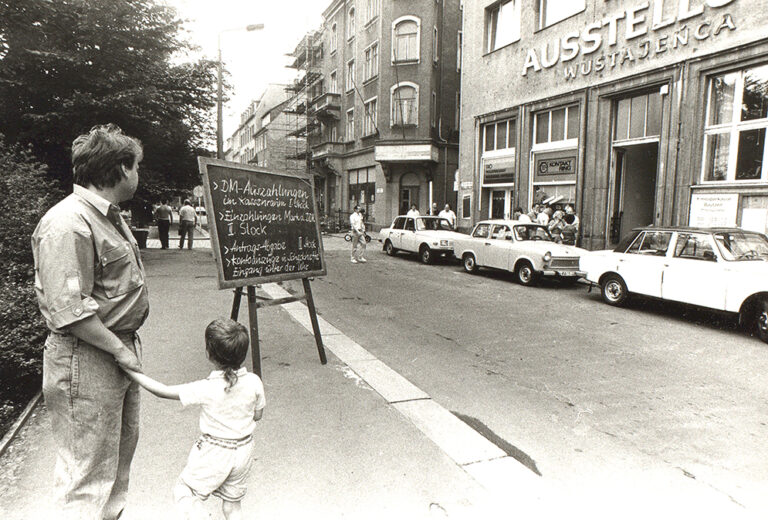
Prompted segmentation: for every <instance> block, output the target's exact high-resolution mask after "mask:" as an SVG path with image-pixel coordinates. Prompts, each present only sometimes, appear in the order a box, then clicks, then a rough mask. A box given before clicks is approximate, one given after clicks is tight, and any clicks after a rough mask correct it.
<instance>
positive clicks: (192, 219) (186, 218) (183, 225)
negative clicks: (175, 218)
mask: <svg viewBox="0 0 768 520" xmlns="http://www.w3.org/2000/svg"><path fill="white" fill-rule="evenodd" d="M196 225H197V213H195V208H193V207H192V203H191V202H190V201H189V199H185V200H184V205H183V206H182V207H181V209H180V210H179V249H184V235H186V236H187V248H188V249H192V240H193V239H194V237H195V226H196Z"/></svg>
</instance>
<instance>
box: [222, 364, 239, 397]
mask: <svg viewBox="0 0 768 520" xmlns="http://www.w3.org/2000/svg"><path fill="white" fill-rule="evenodd" d="M224 380H225V381H226V382H227V387H226V388H225V389H224V391H225V392H229V389H230V388H232V387H233V386H235V384H236V383H237V371H236V370H235V369H234V368H232V367H227V368H225V369H224Z"/></svg>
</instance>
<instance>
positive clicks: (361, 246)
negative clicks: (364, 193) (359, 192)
mask: <svg viewBox="0 0 768 520" xmlns="http://www.w3.org/2000/svg"><path fill="white" fill-rule="evenodd" d="M349 227H350V232H351V233H352V259H351V262H352V263H353V264H356V263H358V262H361V263H363V264H364V263H365V262H367V261H368V260H366V259H365V256H364V255H365V222H363V214H362V210H361V209H360V206H358V205H355V208H354V211H353V212H352V214H351V215H350V216H349Z"/></svg>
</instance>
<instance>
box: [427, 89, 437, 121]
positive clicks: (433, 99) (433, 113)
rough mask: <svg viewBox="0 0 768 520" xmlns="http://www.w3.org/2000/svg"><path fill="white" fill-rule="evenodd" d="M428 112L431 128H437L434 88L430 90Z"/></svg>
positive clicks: (435, 93)
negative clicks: (430, 97) (430, 96)
mask: <svg viewBox="0 0 768 520" xmlns="http://www.w3.org/2000/svg"><path fill="white" fill-rule="evenodd" d="M429 110H430V112H432V113H431V114H430V120H431V123H432V128H437V92H435V91H434V90H433V91H432V99H431V103H430V106H429Z"/></svg>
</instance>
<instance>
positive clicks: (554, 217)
mask: <svg viewBox="0 0 768 520" xmlns="http://www.w3.org/2000/svg"><path fill="white" fill-rule="evenodd" d="M512 218H513V219H515V220H519V221H520V222H534V223H536V224H541V225H542V226H546V227H547V229H548V230H549V234H550V235H552V238H553V239H554V240H555V242H558V243H562V244H566V245H570V246H574V245H576V237H577V236H578V234H579V217H578V216H576V213H575V212H574V210H573V206H571V205H570V204H566V205H565V207H564V208H563V209H560V208H553V207H552V206H548V205H546V204H543V203H537V204H534V205H533V208H532V209H531V211H529V212H528V213H525V212H523V209H522V208H520V207H518V208H516V209H515V213H514V215H513V217H512Z"/></svg>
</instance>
